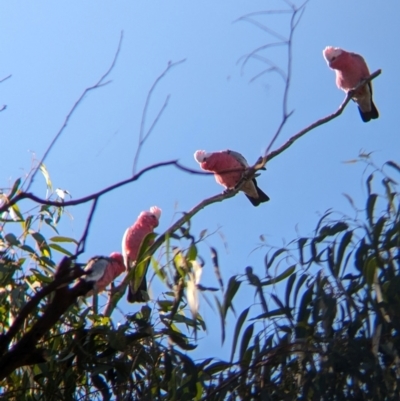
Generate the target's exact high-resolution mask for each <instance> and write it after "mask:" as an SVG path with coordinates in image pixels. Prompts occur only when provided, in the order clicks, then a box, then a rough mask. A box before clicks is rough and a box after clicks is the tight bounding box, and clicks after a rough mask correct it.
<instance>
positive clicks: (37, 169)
mask: <svg viewBox="0 0 400 401" xmlns="http://www.w3.org/2000/svg"><path fill="white" fill-rule="evenodd" d="M122 39H123V31H122V32H121V36H120V38H119V43H118V48H117V51H116V52H115V55H114V58H113V61H112V63H111V65H110V67H109V68H108V70H107V71H106V72H105V73H104V74H103V75H102V76H101V78H100V79H99V80H98V81H97V82H96V83H95V84H94V85H93V86H90V87H88V88H86V89H85V90H84V91H83V93H82V94H81V96H80V97H79V99H78V100H77V101H76V102H75V103H74V105H73V106H72V109H71V110H70V112H69V113H68V114H67V116H66V117H65V120H64V123H63V125H62V126H61V128H60V129H59V131H58V132H57V134H56V136H55V137H54V138H53V140H52V141H51V143H50V145H49V146H48V148H47V149H46V151H45V152H44V155H43V157H42V159H41V160H40V162H39V164H38V165H37V166H36V168H35V169H34V171H33V174H32V175H31V178H30V180H29V183H28V186H27V188H26V191H29V188H30V187H31V185H32V183H33V181H34V179H35V176H36V174H37V172H38V171H39V169H40V166H41V164H42V163H44V161H45V160H46V158H47V156H48V155H49V153H50V151H51V150H52V148H53V146H54V145H55V143H56V142H57V140H58V139H59V138H60V136H61V134H62V133H63V132H64V129H65V128H66V127H67V125H68V122H69V120H70V118H71V116H72V115H73V114H74V112H75V110H76V109H77V108H78V106H79V105H80V104H81V102H82V100H83V99H84V97H85V96H86V94H87V93H89V92H90V91H91V90H95V89H98V88H101V87H103V86H105V85H107V84H108V83H110V82H111V81H107V82H104V80H105V78H106V77H107V76H108V75H109V74H110V72H111V71H112V70H113V68H114V66H115V63H116V62H117V59H118V55H119V52H120V50H121V44H122Z"/></svg>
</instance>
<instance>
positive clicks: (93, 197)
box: [0, 160, 212, 213]
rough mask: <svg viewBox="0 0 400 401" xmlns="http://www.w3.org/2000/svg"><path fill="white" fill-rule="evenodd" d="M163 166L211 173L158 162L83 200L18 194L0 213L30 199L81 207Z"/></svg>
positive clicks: (41, 202) (194, 172)
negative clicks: (53, 199) (64, 199)
mask: <svg viewBox="0 0 400 401" xmlns="http://www.w3.org/2000/svg"><path fill="white" fill-rule="evenodd" d="M164 166H175V167H176V168H177V169H178V170H182V171H185V172H187V173H190V174H198V175H210V174H212V173H208V172H204V171H198V170H194V169H191V168H189V167H185V166H183V165H182V164H180V163H179V162H178V160H171V161H166V162H160V163H156V164H152V165H151V166H148V167H146V168H144V169H143V170H141V171H139V172H138V173H137V174H135V175H134V176H132V177H130V178H127V179H125V180H123V181H120V182H117V183H115V184H113V185H110V186H109V187H106V188H104V189H102V190H101V191H99V192H95V193H94V194H91V195H87V196H85V197H83V198H80V199H75V200H70V201H61V202H60V201H52V200H49V199H43V198H40V197H38V196H36V195H34V194H33V193H31V192H20V193H18V194H17V195H16V196H14V197H13V198H12V199H10V200H9V201H8V202H6V203H4V204H3V205H2V206H0V213H2V212H5V211H6V210H8V209H9V208H10V207H12V206H13V205H15V204H16V203H18V202H20V201H21V200H23V199H30V200H33V201H34V202H37V203H39V204H41V205H48V206H56V207H67V206H76V205H81V204H83V203H87V202H90V201H92V200H95V199H98V198H100V196H102V195H104V194H106V193H108V192H111V191H113V190H114V189H117V188H119V187H122V186H124V185H127V184H129V183H131V182H134V181H137V180H138V179H139V178H140V177H141V176H142V175H143V174H145V173H147V172H148V171H151V170H154V169H157V168H160V167H164Z"/></svg>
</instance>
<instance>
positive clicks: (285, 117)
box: [265, 1, 307, 155]
mask: <svg viewBox="0 0 400 401" xmlns="http://www.w3.org/2000/svg"><path fill="white" fill-rule="evenodd" d="M306 3H307V1H306V2H305V3H303V4H302V5H301V6H300V7H299V8H295V6H294V5H293V4H291V3H287V4H290V5H291V7H292V9H293V13H292V16H291V18H290V34H289V40H288V42H287V73H286V82H285V89H284V91H283V100H282V121H281V123H280V125H279V127H278V129H277V131H276V132H275V135H274V136H273V138H272V140H271V141H270V143H269V145H268V147H267V150H266V151H265V155H267V154H268V152H269V151H270V150H271V148H272V146H273V144H274V143H275V141H276V140H277V139H278V137H279V135H280V133H281V132H282V130H283V127H284V126H285V124H286V122H287V120H288V119H289V118H290V116H291V115H292V114H293V110H292V111H290V112H289V111H288V98H289V90H290V84H291V78H292V61H293V54H292V49H293V35H294V32H295V30H296V26H297V24H298V23H299V22H300V20H301V17H302V15H303V12H304V10H305V8H304V7H305V4H306ZM299 12H300V17H298V18H297V20H296V16H297V15H298V13H299Z"/></svg>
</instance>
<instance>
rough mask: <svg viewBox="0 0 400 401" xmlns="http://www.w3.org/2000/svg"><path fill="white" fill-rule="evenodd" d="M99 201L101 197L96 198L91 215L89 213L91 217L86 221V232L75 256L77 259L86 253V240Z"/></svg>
mask: <svg viewBox="0 0 400 401" xmlns="http://www.w3.org/2000/svg"><path fill="white" fill-rule="evenodd" d="M98 200H99V197H97V198H95V199H94V200H93V204H92V208H91V209H90V213H89V216H88V218H87V221H86V225H85V230H84V232H83V235H82V238H81V239H80V240H79V243H78V245H77V246H76V251H75V256H76V257H78V256H79V255H81V254H82V253H83V252H85V246H86V239H87V237H88V235H89V228H90V224H91V223H92V219H93V216H94V212H95V210H96V206H97V202H98Z"/></svg>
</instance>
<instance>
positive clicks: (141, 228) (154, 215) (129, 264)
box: [122, 206, 161, 303]
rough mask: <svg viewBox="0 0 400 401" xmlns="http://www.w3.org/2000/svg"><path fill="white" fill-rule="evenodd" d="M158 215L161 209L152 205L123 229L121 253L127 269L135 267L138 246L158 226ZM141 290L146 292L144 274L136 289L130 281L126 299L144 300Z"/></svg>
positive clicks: (130, 300)
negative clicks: (129, 225)
mask: <svg viewBox="0 0 400 401" xmlns="http://www.w3.org/2000/svg"><path fill="white" fill-rule="evenodd" d="M160 216H161V209H160V208H158V207H157V206H153V207H151V208H150V211H146V212H142V213H140V215H139V217H138V218H137V220H136V222H135V223H134V224H133V225H132V226H131V227H129V228H128V229H127V230H126V231H125V234H124V237H123V238H122V255H123V256H124V262H125V265H126V268H127V269H128V271H129V270H130V269H134V268H135V265H136V259H137V256H138V252H139V249H140V246H141V245H142V242H143V240H144V239H145V237H146V235H148V234H150V233H152V232H153V230H154V229H155V228H156V227H157V226H158V222H159V220H160ZM143 292H147V284H146V274H145V275H144V277H143V280H142V282H141V283H140V286H139V288H138V290H137V291H135V289H134V287H133V283H130V286H129V289H128V301H129V302H131V303H133V302H146V299H145V296H144V295H143Z"/></svg>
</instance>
